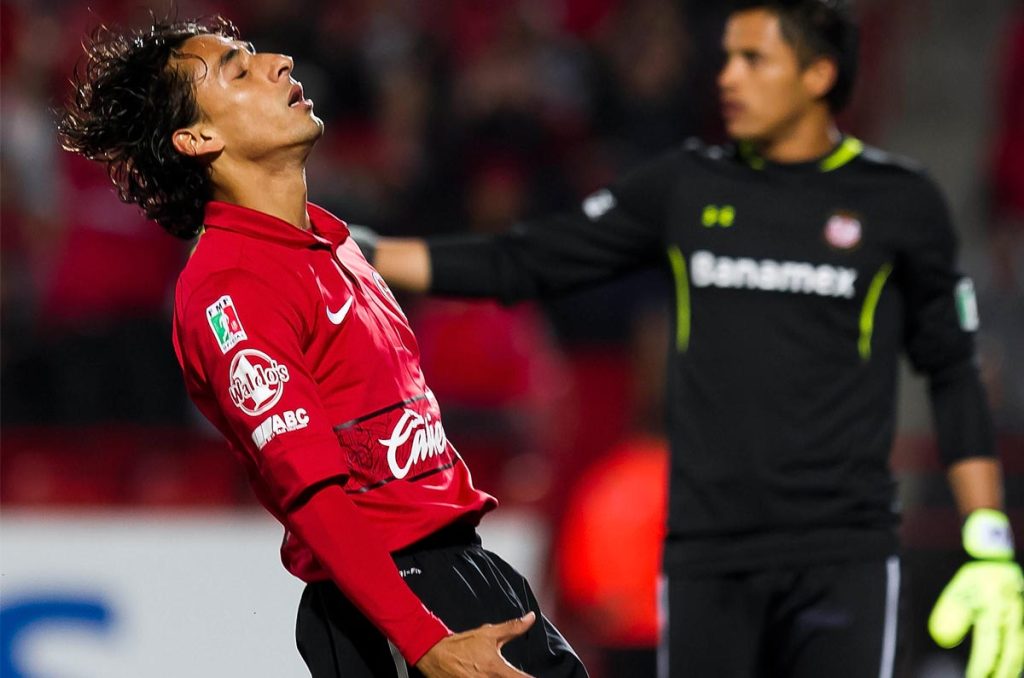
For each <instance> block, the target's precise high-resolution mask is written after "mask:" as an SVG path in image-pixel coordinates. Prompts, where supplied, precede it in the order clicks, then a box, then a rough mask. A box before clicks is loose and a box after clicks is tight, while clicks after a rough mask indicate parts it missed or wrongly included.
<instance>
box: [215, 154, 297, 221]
mask: <svg viewBox="0 0 1024 678" xmlns="http://www.w3.org/2000/svg"><path fill="white" fill-rule="evenodd" d="M249 170H250V171H247V172H240V173H236V174H234V175H233V176H232V177H231V178H225V177H224V176H218V177H215V183H214V191H213V197H214V199H215V200H221V201H223V202H228V203H231V204H233V205H240V206H242V207H248V208H249V209H253V210H256V211H258V212H263V213H264V214H269V215H271V216H274V217H277V218H278V219H281V220H283V221H286V222H288V223H289V224H291V225H292V226H295V227H296V228H301V229H302V230H304V231H305V230H309V228H310V222H309V215H308V214H307V213H306V195H307V192H306V170H305V167H302V166H297V167H291V168H273V167H271V166H269V165H267V164H260V165H254V166H252V167H250V168H249Z"/></svg>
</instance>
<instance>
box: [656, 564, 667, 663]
mask: <svg viewBox="0 0 1024 678" xmlns="http://www.w3.org/2000/svg"><path fill="white" fill-rule="evenodd" d="M658 636H659V638H658V640H659V642H658V678H668V642H669V638H668V577H666V576H665V573H661V574H659V575H658Z"/></svg>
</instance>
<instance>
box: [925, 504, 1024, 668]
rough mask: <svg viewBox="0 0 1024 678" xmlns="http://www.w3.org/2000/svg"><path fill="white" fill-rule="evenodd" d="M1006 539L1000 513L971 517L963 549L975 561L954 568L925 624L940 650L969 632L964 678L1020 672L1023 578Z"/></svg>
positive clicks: (1023, 652)
mask: <svg viewBox="0 0 1024 678" xmlns="http://www.w3.org/2000/svg"><path fill="white" fill-rule="evenodd" d="M1009 534H1010V532H1009V521H1007V520H1006V516H1005V515H1003V514H1002V513H1000V512H998V511H991V510H988V509H983V510H982V511H975V512H974V513H972V514H971V516H970V517H969V518H968V519H967V523H965V525H964V548H965V549H966V550H967V552H968V554H970V555H972V556H974V557H975V558H979V560H973V561H971V562H968V563H966V564H965V565H963V566H962V567H961V568H960V570H959V571H958V572H957V573H956V575H954V577H953V579H952V580H951V581H950V582H949V584H948V585H946V588H945V589H944V590H943V591H942V594H941V595H940V596H939V599H938V601H937V602H936V603H935V607H934V608H933V609H932V613H931V617H929V619H928V631H929V632H930V633H931V636H932V638H933V639H934V640H935V642H936V643H938V644H939V645H941V646H942V647H945V648H950V647H954V646H956V645H959V644H960V642H961V641H963V639H964V637H965V636H966V635H967V632H968V631H969V630H971V628H972V627H973V637H972V640H971V657H970V660H969V661H968V663H967V674H966V678H1018V677H1019V676H1020V675H1021V670H1022V668H1024V575H1022V573H1021V568H1020V566H1019V565H1018V564H1017V563H1016V562H1014V561H1013V542H1012V539H1011V538H1010V536H1009ZM980 558H986V559H985V560H981V559H980Z"/></svg>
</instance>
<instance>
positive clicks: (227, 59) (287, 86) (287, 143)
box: [179, 35, 324, 161]
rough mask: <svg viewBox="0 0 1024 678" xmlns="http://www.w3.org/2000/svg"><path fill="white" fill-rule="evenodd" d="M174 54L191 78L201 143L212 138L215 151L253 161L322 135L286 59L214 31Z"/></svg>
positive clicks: (304, 145) (308, 143)
mask: <svg viewBox="0 0 1024 678" xmlns="http://www.w3.org/2000/svg"><path fill="white" fill-rule="evenodd" d="M179 52H180V53H181V54H182V55H185V56H184V58H182V59H181V60H180V61H179V63H180V65H181V66H183V67H184V68H188V69H191V70H192V72H193V73H194V76H195V80H194V82H195V97H196V102H197V103H198V105H199V110H200V111H201V116H200V117H201V124H199V125H197V126H194V128H195V130H196V132H197V134H196V136H197V137H198V142H199V144H200V146H202V144H203V143H204V142H208V140H209V138H210V137H213V139H214V141H215V142H216V146H215V148H214V150H216V151H217V152H218V153H226V154H230V155H232V156H234V157H235V158H238V159H244V160H256V161H258V160H260V159H263V158H265V157H268V156H270V155H273V154H275V153H277V152H279V151H281V150H287V149H290V148H296V149H307V150H308V148H309V147H310V146H311V145H312V144H313V142H314V141H316V139H318V138H319V137H320V136H321V134H323V125H324V124H323V121H321V120H320V118H318V117H316V116H315V115H314V114H313V102H312V101H310V100H308V99H305V98H304V95H303V94H302V86H301V84H300V83H299V82H298V81H296V80H295V79H293V78H292V77H291V75H292V67H293V65H294V64H293V63H292V59H291V57H287V56H284V55H282V54H269V53H257V52H256V51H255V49H254V48H253V46H252V45H251V44H250V43H245V42H240V41H238V40H233V39H231V38H226V37H224V36H219V35H200V36H196V37H192V38H189V39H188V40H186V41H185V43H184V44H183V45H182V46H181V48H180V50H179ZM192 55H194V56H195V57H198V58H190V57H191V56H192ZM200 150H201V152H204V151H205V150H207V149H203V148H201V149H200Z"/></svg>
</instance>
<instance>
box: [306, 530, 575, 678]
mask: <svg viewBox="0 0 1024 678" xmlns="http://www.w3.org/2000/svg"><path fill="white" fill-rule="evenodd" d="M394 560H395V564H396V565H397V566H398V569H399V571H400V572H401V573H402V576H403V577H404V578H405V583H406V584H408V585H409V588H411V589H412V591H413V593H415V594H416V595H417V597H419V599H420V600H422V601H423V604H424V605H426V607H427V609H429V610H430V611H431V612H433V613H434V614H435V615H437V616H438V617H439V618H440V619H441V620H442V621H443V622H444V623H445V624H447V625H448V628H450V629H451V630H452V631H455V632H456V633H458V632H461V631H468V630H470V629H473V628H476V627H478V626H480V625H481V624H494V623H500V622H504V621H508V620H509V619H513V618H515V617H521V616H523V615H524V614H526V613H527V612H529V611H530V610H533V611H534V612H535V613H536V614H537V620H536V621H535V622H534V623H533V626H531V627H530V630H529V631H527V632H526V633H525V634H524V635H522V636H520V637H518V638H516V639H514V640H512V641H510V642H508V643H507V644H506V645H505V646H504V647H503V648H502V650H501V652H502V655H504V657H505V659H506V660H507V661H508V662H509V663H510V664H512V665H513V666H515V667H517V668H519V669H521V670H522V671H525V672H526V673H528V674H530V675H532V676H536V677H537V678H547V677H548V676H551V677H552V678H555V677H560V676H567V677H568V676H571V677H573V678H586V676H587V672H586V669H584V668H583V664H582V663H581V662H580V660H579V658H578V657H577V656H576V653H575V652H573V649H572V648H571V647H570V646H569V643H567V642H566V640H565V639H564V638H563V637H562V635H561V634H560V633H559V632H558V629H556V628H555V627H554V626H553V625H552V624H551V622H549V621H548V620H547V619H545V618H544V616H543V615H541V612H540V606H539V605H538V604H537V599H536V597H535V596H534V595H533V591H532V590H531V589H530V585H529V584H528V583H527V581H526V579H524V578H523V576H522V575H520V574H519V573H518V572H516V571H515V569H513V568H512V566H511V565H509V564H508V563H506V562H505V561H504V560H502V559H501V558H499V557H498V556H496V555H494V554H493V553H491V552H489V551H486V550H484V549H483V548H482V547H481V546H480V538H479V537H478V536H476V533H475V532H474V531H473V530H472V529H471V528H449V529H446V530H444V531H442V532H441V533H439V534H438V535H435V536H434V537H430V538H428V539H427V540H424V541H423V542H420V543H418V544H417V545H415V546H413V547H411V548H409V549H406V550H403V551H402V552H399V553H396V554H394ZM295 637H296V642H297V644H298V646H299V653H300V654H301V655H302V658H303V659H304V660H305V662H306V665H307V666H308V667H309V671H310V674H312V676H313V678H341V677H342V676H343V677H344V678H406V677H412V678H415V677H418V676H422V674H421V673H420V672H419V671H417V670H416V669H415V668H413V667H411V666H408V665H407V664H406V662H405V660H404V659H402V656H401V655H400V654H399V653H398V650H397V649H396V648H395V647H394V645H392V644H391V643H390V642H388V640H387V638H385V637H384V635H383V634H381V632H380V631H378V630H377V628H376V627H374V626H373V625H372V624H371V623H370V622H369V620H367V619H366V617H364V616H363V615H362V613H361V612H359V611H358V610H357V609H356V608H355V606H353V605H352V603H350V602H349V600H348V599H347V598H345V596H344V595H343V594H342V593H341V591H339V590H338V587H337V586H335V585H334V583H333V582H330V581H325V582H317V583H313V584H308V585H307V586H306V590H305V591H304V592H303V594H302V600H301V602H300V603H299V613H298V620H297V623H296V628H295Z"/></svg>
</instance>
